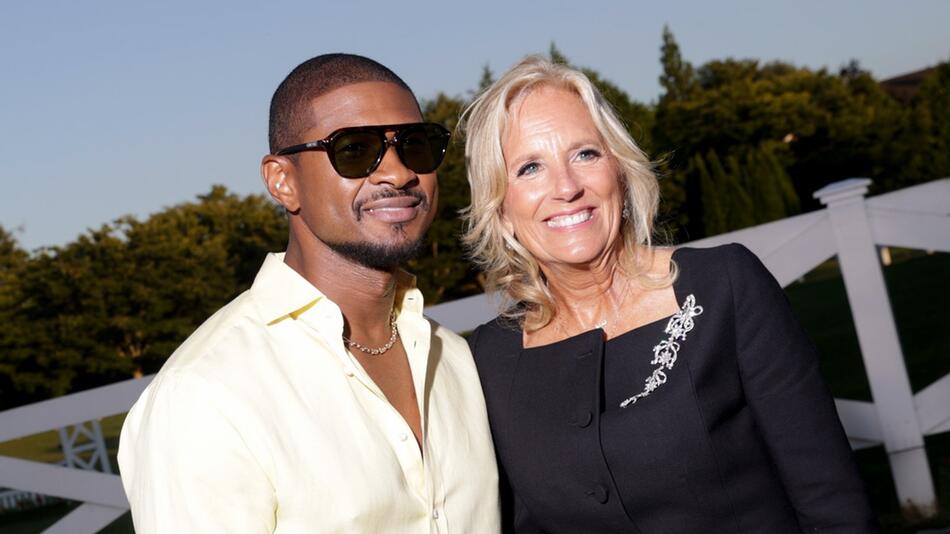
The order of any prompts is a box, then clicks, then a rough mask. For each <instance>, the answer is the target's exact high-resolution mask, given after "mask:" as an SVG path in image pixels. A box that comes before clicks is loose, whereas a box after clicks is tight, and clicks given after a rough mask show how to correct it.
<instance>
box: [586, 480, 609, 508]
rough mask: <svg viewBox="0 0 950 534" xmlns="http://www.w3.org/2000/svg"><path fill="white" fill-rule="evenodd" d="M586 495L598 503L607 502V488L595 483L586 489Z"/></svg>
mask: <svg viewBox="0 0 950 534" xmlns="http://www.w3.org/2000/svg"><path fill="white" fill-rule="evenodd" d="M587 496H588V497H591V498H592V499H594V500H595V501H597V502H599V503H600V504H604V503H606V502H607V488H605V487H604V486H602V485H600V484H597V485H596V486H594V487H593V488H591V489H589V490H587Z"/></svg>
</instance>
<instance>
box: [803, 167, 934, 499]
mask: <svg viewBox="0 0 950 534" xmlns="http://www.w3.org/2000/svg"><path fill="white" fill-rule="evenodd" d="M870 184H871V180H870V179H868V178H851V179H848V180H843V181H840V182H836V183H833V184H830V185H827V186H825V187H823V188H822V189H820V190H818V191H816V192H815V193H814V196H815V198H817V199H818V200H820V201H821V203H822V204H824V205H826V206H828V214H829V218H830V220H831V226H832V228H833V231H834V236H835V241H836V242H837V248H838V261H839V263H840V264H841V275H842V277H843V278H844V284H845V288H846V290H847V294H848V303H849V305H850V306H851V315H852V317H853V318H854V326H855V330H856V331H857V334H858V343H859V345H860V347H861V356H862V358H863V359H864V367H865V369H866V371H867V374H868V382H869V383H870V386H871V395H872V396H873V397H874V406H875V408H876V410H877V414H878V418H879V419H880V423H881V430H882V432H883V435H884V448H885V450H886V451H887V455H888V460H889V461H890V465H891V473H892V475H893V476H894V485H895V486H896V489H897V497H898V499H899V500H900V502H901V508H902V509H903V510H904V513H905V515H923V516H930V515H933V514H935V513H936V511H937V500H936V496H935V494H934V485H933V479H932V478H931V474H930V468H929V466H928V464H927V453H926V451H925V450H924V438H923V433H922V432H921V428H920V423H919V421H918V419H917V412H916V409H915V405H914V396H913V392H912V391H911V388H910V379H909V378H908V376H907V367H906V365H905V364H904V355H903V353H902V351H901V346H900V341H899V339H898V337H897V327H896V325H895V323H894V315H893V313H892V312H891V305H890V300H889V299H888V296H887V286H886V285H885V283H884V273H883V271H882V270H881V265H880V259H879V257H878V254H877V248H876V244H875V243H874V238H873V236H872V234H871V226H870V223H869V222H868V215H867V211H866V209H865V204H864V195H865V194H866V193H867V190H868V186H869V185H870Z"/></svg>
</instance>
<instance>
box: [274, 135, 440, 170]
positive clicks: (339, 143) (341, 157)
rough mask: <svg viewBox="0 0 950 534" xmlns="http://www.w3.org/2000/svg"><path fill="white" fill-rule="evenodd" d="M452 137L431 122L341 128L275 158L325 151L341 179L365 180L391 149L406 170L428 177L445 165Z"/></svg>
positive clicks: (280, 153) (284, 150) (285, 150)
mask: <svg viewBox="0 0 950 534" xmlns="http://www.w3.org/2000/svg"><path fill="white" fill-rule="evenodd" d="M387 132H395V135H394V136H393V138H392V140H389V139H387V138H386V133H387ZM451 135H452V134H451V133H450V132H449V131H448V130H446V129H445V128H443V127H442V126H440V125H438V124H435V123H432V122H416V123H411V124H387V125H385V126H354V127H351V128H340V129H339V130H336V131H335V132H333V133H331V134H330V135H329V136H327V137H326V139H320V140H319V141H310V142H309V143H304V144H301V145H294V146H289V147H287V148H282V149H280V150H278V151H277V152H276V153H275V154H274V155H276V156H286V155H288V154H296V153H298V152H303V151H305V150H323V151H325V152H326V153H327V157H329V158H330V165H332V166H333V170H335V171H336V172H337V174H339V175H340V176H342V177H344V178H366V177H367V176H369V175H370V174H372V173H373V171H375V170H376V168H377V167H379V163H380V162H381V161H383V156H384V155H385V154H386V149H387V148H389V147H390V146H392V147H395V149H396V154H398V155H399V159H400V160H401V161H402V164H403V165H405V166H406V168H408V169H409V170H411V171H413V172H417V173H419V174H426V173H430V172H432V171H434V170H436V169H437V168H438V167H439V165H440V164H441V163H442V158H444V157H445V149H446V148H448V146H449V137H450V136H451Z"/></svg>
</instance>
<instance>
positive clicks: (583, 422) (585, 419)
mask: <svg viewBox="0 0 950 534" xmlns="http://www.w3.org/2000/svg"><path fill="white" fill-rule="evenodd" d="M593 418H594V416H593V415H591V413H590V410H579V411H578V412H577V414H575V415H574V425H576V426H579V427H581V428H586V427H587V426H588V425H590V422H591V421H592V420H593Z"/></svg>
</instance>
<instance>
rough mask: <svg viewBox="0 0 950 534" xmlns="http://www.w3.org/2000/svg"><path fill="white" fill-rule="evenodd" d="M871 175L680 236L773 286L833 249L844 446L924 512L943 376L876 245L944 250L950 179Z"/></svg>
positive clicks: (16, 425)
mask: <svg viewBox="0 0 950 534" xmlns="http://www.w3.org/2000/svg"><path fill="white" fill-rule="evenodd" d="M870 183H871V181H870V180H868V179H850V180H844V181H842V182H837V183H834V184H831V185H829V186H827V187H825V188H823V189H821V190H819V191H817V192H816V193H815V197H816V198H818V199H819V200H820V201H821V202H822V203H823V204H824V205H825V206H826V208H824V209H822V210H819V211H815V212H812V213H807V214H804V215H799V216H796V217H790V218H788V219H783V220H780V221H775V222H772V223H768V224H763V225H760V226H756V227H753V228H747V229H743V230H739V231H736V232H730V233H727V234H722V235H718V236H714V237H710V238H707V239H701V240H698V241H694V242H692V243H689V245H690V246H696V247H707V246H715V245H719V244H723V243H731V242H738V243H742V244H744V245H745V246H747V247H748V248H749V249H751V250H752V251H753V252H754V253H755V254H756V255H758V256H759V258H761V260H762V262H763V263H764V264H765V265H766V267H767V268H768V269H769V270H770V271H771V272H772V273H773V275H774V276H775V277H776V279H777V280H778V281H779V283H780V284H782V286H786V285H788V284H790V283H791V282H793V281H795V280H797V279H798V278H800V277H801V276H802V275H804V274H805V273H807V272H809V271H810V270H812V269H814V268H815V267H816V266H817V265H819V264H821V263H822V262H824V261H825V260H827V259H829V258H831V257H833V256H837V257H838V259H839V262H840V265H841V272H842V277H843V279H844V282H845V288H846V290H847V294H848V301H849V304H850V307H851V312H852V316H853V319H854V323H855V329H856V331H857V334H858V342H859V345H860V348H861V353H862V358H863V360H864V363H865V369H866V371H867V373H868V382H869V384H870V386H871V393H872V396H873V398H874V399H875V401H874V402H864V401H855V400H848V399H836V400H835V402H836V406H837V409H838V415H839V417H840V418H841V421H842V424H843V426H844V429H845V432H846V433H847V435H848V438H849V440H850V441H851V445H852V447H854V448H863V447H870V446H875V445H881V444H883V445H884V447H885V450H886V451H887V454H888V458H889V461H890V463H891V471H892V474H893V476H894V483H895V487H896V489H897V494H898V497H899V498H900V500H901V502H902V504H904V505H906V506H912V507H914V508H915V509H916V510H918V511H919V512H923V513H924V514H932V513H935V512H936V498H935V495H934V486H933V480H932V477H931V473H930V470H929V467H928V465H927V458H926V453H925V451H924V442H923V436H925V435H931V434H936V433H941V432H947V431H950V374H948V375H946V376H944V377H943V378H940V379H939V380H937V381H935V382H934V383H932V384H930V385H929V386H927V387H926V388H924V389H923V390H921V391H920V392H918V393H917V394H916V395H914V394H913V392H912V391H911V388H910V381H909V379H908V377H907V370H906V368H905V365H904V358H903V354H902V353H901V347H900V343H899V341H898V338H897V329H896V327H895V325H894V318H893V314H892V312H891V308H890V303H889V300H888V297H887V291H886V287H885V286H884V279H883V273H882V271H881V266H880V262H879V256H878V254H877V248H876V247H878V246H895V247H904V248H916V249H926V250H931V251H940V252H950V178H945V179H942V180H937V181H934V182H929V183H926V184H922V185H918V186H914V187H910V188H907V189H903V190H900V191H895V192H892V193H887V194H884V195H880V196H877V197H873V198H869V199H865V198H864V195H865V194H866V192H867V188H868V186H869V184H870ZM497 309H498V305H497V301H496V299H495V298H494V297H492V296H490V295H478V296H474V297H468V298H464V299H460V300H457V301H453V302H447V303H444V304H440V305H437V306H432V307H430V308H427V309H426V313H427V314H428V315H429V316H430V317H432V318H433V319H435V320H437V321H439V322H440V323H442V324H443V325H445V326H447V327H449V328H451V329H453V330H455V331H458V332H464V331H468V330H472V329H473V328H474V327H476V326H477V325H479V324H481V323H483V322H486V321H488V320H490V319H491V318H492V317H493V316H494V315H495V314H496V312H497ZM150 380H151V377H145V378H141V379H134V380H127V381H124V382H119V383H116V384H112V385H109V386H105V387H101V388H97V389H93V390H89V391H84V392H81V393H76V394H72V395H66V396H64V397H60V398H57V399H52V400H48V401H43V402H39V403H36V404H31V405H28V406H23V407H20V408H14V409H12V410H7V411H5V412H0V442H3V441H7V440H11V439H16V438H19V437H23V436H28V435H32V434H36V433H39V432H44V431H48V430H54V429H61V428H63V427H67V426H70V425H80V424H82V423H84V422H87V421H92V420H98V419H100V418H102V417H107V416H110V415H116V414H121V413H125V412H127V411H128V410H129V408H130V407H131V406H132V404H133V402H134V401H135V400H136V399H137V398H138V396H139V394H140V393H141V392H142V390H143V389H145V387H146V386H147V385H148V383H149V381H150ZM106 470H107V471H108V469H106ZM0 487H7V488H13V489H15V490H17V491H21V492H23V491H25V492H32V493H35V494H40V495H48V496H54V497H61V498H64V499H71V500H75V501H80V502H82V503H83V504H82V505H81V506H79V507H78V508H76V509H75V510H73V511H72V512H71V513H69V514H68V515H67V516H65V517H63V518H62V519H61V520H60V521H59V522H57V523H56V524H55V525H53V526H52V527H50V529H48V530H47V531H46V533H48V534H49V533H53V534H55V533H67V532H68V533H70V534H87V533H94V532H98V531H99V530H100V529H102V528H104V527H105V526H107V525H108V524H109V523H110V522H112V521H113V520H115V519H116V518H118V517H119V516H121V515H122V514H123V513H124V512H125V511H127V510H128V501H127V500H126V498H125V495H124V494H123V491H122V486H121V482H120V480H119V477H118V475H114V474H111V473H108V472H106V473H103V472H96V471H89V470H80V469H76V468H72V467H64V466H56V465H50V464H44V463H39V462H32V461H27V460H22V459H17V458H10V457H3V456H0ZM2 495H3V494H0V496H2Z"/></svg>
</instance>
